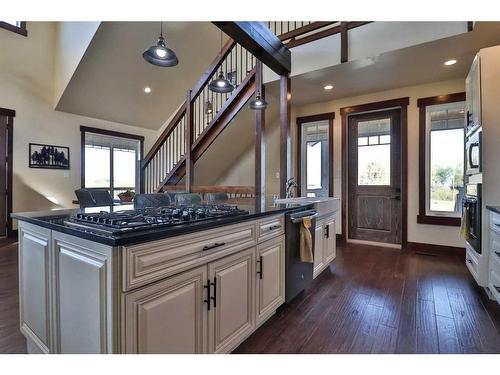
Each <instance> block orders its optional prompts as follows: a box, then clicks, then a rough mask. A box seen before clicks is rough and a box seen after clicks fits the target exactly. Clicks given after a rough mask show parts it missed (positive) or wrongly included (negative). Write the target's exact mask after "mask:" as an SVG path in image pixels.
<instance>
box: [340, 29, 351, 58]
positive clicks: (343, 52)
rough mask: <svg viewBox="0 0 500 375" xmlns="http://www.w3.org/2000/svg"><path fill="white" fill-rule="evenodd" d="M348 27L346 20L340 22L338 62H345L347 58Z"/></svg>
mask: <svg viewBox="0 0 500 375" xmlns="http://www.w3.org/2000/svg"><path fill="white" fill-rule="evenodd" d="M347 31H348V28H347V22H342V23H341V24H340V62H341V63H345V62H347V61H348V60H349V52H348V48H349V47H348V46H349V44H348V36H347V35H348V32H347Z"/></svg>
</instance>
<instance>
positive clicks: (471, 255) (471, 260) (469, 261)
mask: <svg viewBox="0 0 500 375" xmlns="http://www.w3.org/2000/svg"><path fill="white" fill-rule="evenodd" d="M465 265H466V266H467V268H468V269H469V270H470V272H471V273H472V276H474V278H475V279H476V280H478V277H479V276H478V270H479V259H478V258H477V255H476V254H475V252H474V250H472V249H469V248H466V252H465Z"/></svg>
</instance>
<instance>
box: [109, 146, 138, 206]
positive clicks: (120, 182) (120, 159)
mask: <svg viewBox="0 0 500 375" xmlns="http://www.w3.org/2000/svg"><path fill="white" fill-rule="evenodd" d="M135 160H136V155H135V150H127V149H119V148H114V149H113V174H114V177H113V178H114V179H113V184H114V188H115V189H114V190H115V191H114V195H115V198H118V194H120V193H122V192H123V191H125V190H129V189H130V190H134V187H135Z"/></svg>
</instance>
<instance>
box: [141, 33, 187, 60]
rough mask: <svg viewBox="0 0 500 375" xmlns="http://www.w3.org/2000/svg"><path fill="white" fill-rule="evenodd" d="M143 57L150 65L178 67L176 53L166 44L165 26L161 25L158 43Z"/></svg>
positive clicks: (145, 52)
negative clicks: (164, 36)
mask: <svg viewBox="0 0 500 375" xmlns="http://www.w3.org/2000/svg"><path fill="white" fill-rule="evenodd" d="M142 57H144V60H146V61H147V62H149V63H150V64H153V65H157V66H163V67H169V66H176V65H177V64H178V63H179V60H178V59H177V56H176V54H175V52H174V51H172V50H171V49H170V48H168V47H167V45H166V44H165V39H164V38H163V26H162V25H161V24H160V37H159V38H158V42H157V43H156V44H155V45H154V46H151V47H149V48H148V49H147V50H146V51H144V53H143V54H142Z"/></svg>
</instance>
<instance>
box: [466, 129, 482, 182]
mask: <svg viewBox="0 0 500 375" xmlns="http://www.w3.org/2000/svg"><path fill="white" fill-rule="evenodd" d="M482 136H483V131H482V128H481V127H479V128H478V129H476V131H474V132H473V133H472V134H470V135H469V136H468V137H467V140H466V141H465V174H466V175H467V176H472V175H475V174H479V173H481V172H482V166H481V143H482Z"/></svg>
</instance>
